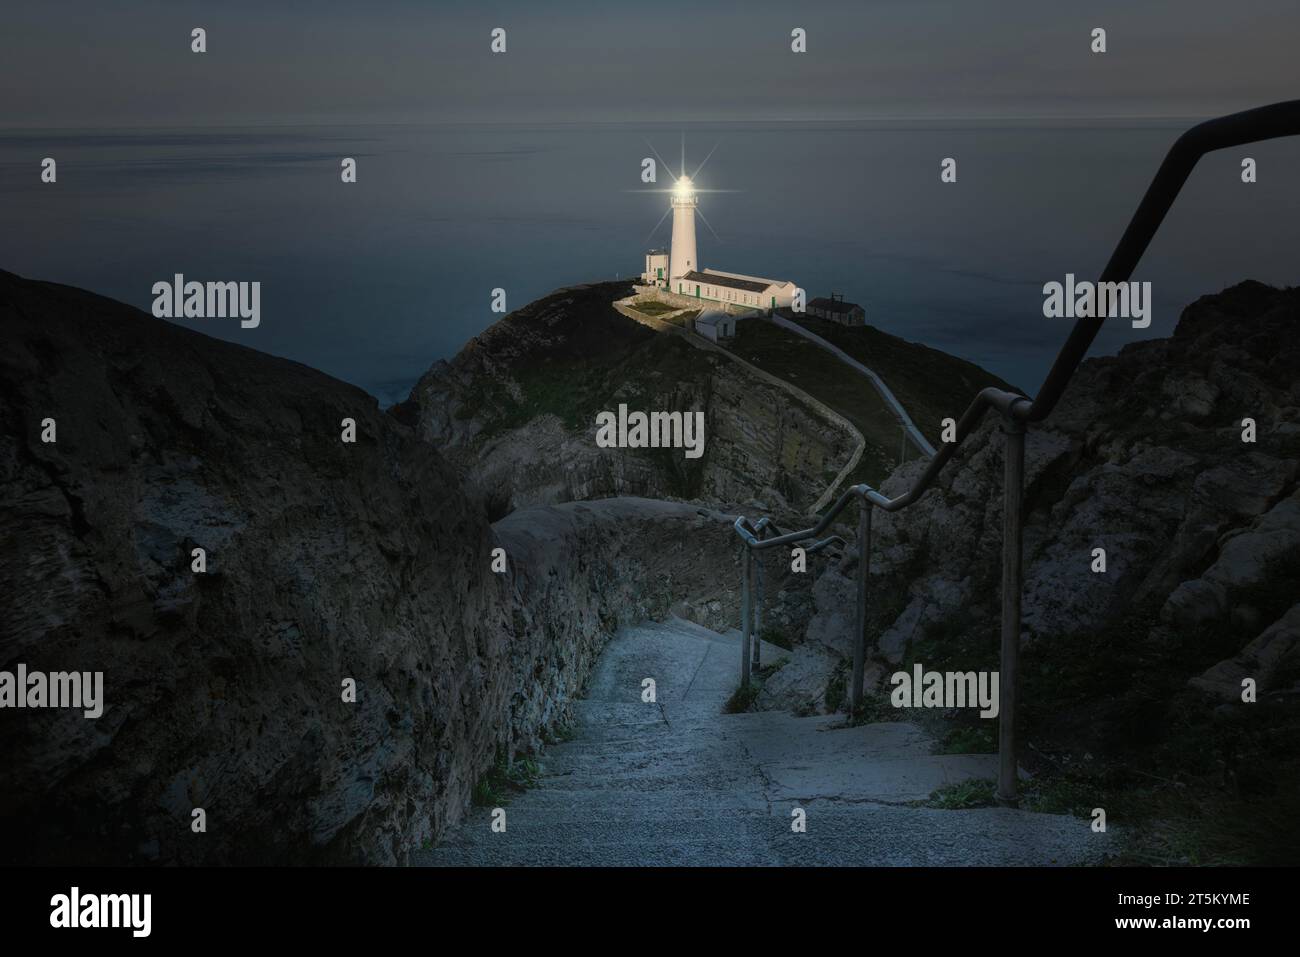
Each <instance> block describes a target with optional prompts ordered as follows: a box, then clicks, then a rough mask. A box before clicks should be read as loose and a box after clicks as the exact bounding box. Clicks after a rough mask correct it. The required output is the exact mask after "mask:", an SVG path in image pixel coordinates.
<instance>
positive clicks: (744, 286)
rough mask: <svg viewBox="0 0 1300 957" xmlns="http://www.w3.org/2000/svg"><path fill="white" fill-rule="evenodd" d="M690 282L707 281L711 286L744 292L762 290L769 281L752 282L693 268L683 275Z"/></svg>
mask: <svg viewBox="0 0 1300 957" xmlns="http://www.w3.org/2000/svg"><path fill="white" fill-rule="evenodd" d="M682 278H683V279H685V280H688V281H689V282H707V283H708V284H709V285H711V286H725V287H726V288H728V289H740V290H743V291H744V292H762V291H763V290H764V289H766V288H767V286H768V284H767V283H762V282H751V281H750V280H748V279H734V278H732V277H731V276H719V275H718V274H717V273H713V272H696V271H694V270H692V271H691V272H688V273H687V274H686V275H685V276H683V277H682Z"/></svg>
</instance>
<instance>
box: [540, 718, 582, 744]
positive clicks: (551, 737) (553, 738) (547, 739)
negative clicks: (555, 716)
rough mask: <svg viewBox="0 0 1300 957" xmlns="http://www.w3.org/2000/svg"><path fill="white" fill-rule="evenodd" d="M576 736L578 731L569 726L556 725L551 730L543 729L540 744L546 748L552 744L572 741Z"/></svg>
mask: <svg viewBox="0 0 1300 957" xmlns="http://www.w3.org/2000/svg"><path fill="white" fill-rule="evenodd" d="M577 736H578V729H577V728H575V727H574V726H573V725H571V724H557V725H556V726H555V727H553V728H543V729H542V733H541V739H542V744H545V745H547V746H548V747H549V746H550V745H553V744H564V743H565V742H566V741H572V740H573V739H574V738H575V737H577Z"/></svg>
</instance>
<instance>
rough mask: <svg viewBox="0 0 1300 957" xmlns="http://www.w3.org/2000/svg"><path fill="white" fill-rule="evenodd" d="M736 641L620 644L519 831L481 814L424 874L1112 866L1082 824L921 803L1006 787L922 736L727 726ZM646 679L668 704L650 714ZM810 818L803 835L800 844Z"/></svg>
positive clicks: (693, 632)
mask: <svg viewBox="0 0 1300 957" xmlns="http://www.w3.org/2000/svg"><path fill="white" fill-rule="evenodd" d="M738 643H739V637H738V633H735V632H733V633H731V634H729V635H720V634H717V633H715V632H712V631H709V630H707V629H705V628H702V627H700V626H699V625H695V624H693V623H690V622H686V621H682V620H680V619H671V620H670V621H668V622H665V623H662V624H659V623H653V622H651V623H646V624H643V625H639V626H636V627H634V628H626V629H623V630H622V631H620V632H619V633H618V634H617V635H616V636H615V637H614V638H613V639H612V640H611V641H610V643H609V645H608V646H607V648H606V650H605V651H604V653H603V654H602V656H601V660H600V661H599V663H598V664H597V666H596V670H595V673H594V674H593V675H592V679H591V683H590V687H589V694H588V697H587V698H585V699H583V700H581V701H578V702H576V703H575V710H576V716H577V721H576V732H577V733H576V736H575V738H574V739H573V740H572V741H570V742H568V743H565V744H561V745H556V746H554V747H552V748H548V749H547V751H546V753H545V754H543V755H542V756H541V764H542V766H543V774H542V777H541V779H540V781H539V784H538V786H537V787H536V788H534V789H532V790H529V791H526V792H524V793H522V794H519V795H518V796H516V797H515V798H514V799H513V800H511V801H510V802H509V803H508V804H506V805H505V809H506V830H505V832H504V833H494V832H493V831H492V829H491V811H490V810H489V809H487V808H472V809H471V810H470V811H469V812H468V813H467V815H466V817H465V819H464V820H463V821H462V822H461V823H460V824H459V825H458V826H456V827H454V828H453V829H452V830H451V831H450V833H448V834H447V836H446V838H445V839H444V841H443V842H442V844H440V845H439V846H438V847H437V848H435V849H433V850H428V851H420V852H417V853H415V854H413V855H412V863H413V864H417V865H427V866H458V865H606V866H653V865H683V864H686V865H923V864H934V865H975V864H978V865H1006V864H1024V865H1029V864H1037V865H1041V864H1080V863H1091V862H1095V861H1097V860H1098V859H1099V858H1100V857H1101V856H1102V855H1103V854H1104V853H1105V851H1106V849H1107V847H1108V842H1109V840H1110V839H1111V838H1110V836H1109V835H1106V834H1094V833H1092V831H1091V829H1090V827H1089V822H1088V821H1086V820H1081V819H1078V818H1072V817H1061V816H1056V815H1047V814H1035V813H1031V812H1028V811H1018V810H1010V809H1006V808H980V809H974V810H966V811H944V810H937V809H932V808H925V807H917V806H915V805H913V804H912V803H911V802H914V801H919V800H922V799H924V798H926V797H927V796H928V795H929V793H930V792H931V791H932V790H933V789H934V788H936V787H940V786H942V785H944V784H951V783H956V782H958V781H962V780H965V779H967V778H972V777H980V778H992V777H995V776H996V769H995V761H996V756H995V755H934V754H931V753H930V740H929V739H928V738H927V736H926V735H925V734H923V733H922V732H921V731H919V730H918V729H917V728H915V727H914V726H912V725H910V724H908V723H905V722H890V723H885V724H875V725H865V726H862V727H857V728H841V727H837V726H836V725H837V723H838V722H839V721H840V719H839V718H837V717H835V716H821V717H811V718H796V717H794V716H792V715H789V714H785V713H778V712H758V713H746V714H737V715H728V714H723V712H722V707H723V703H724V702H725V701H726V699H727V697H728V695H729V694H730V693H731V691H732V689H734V688H735V686H736V678H737V675H736V672H737V669H738V667H739V665H738V658H739V644H738ZM781 655H782V651H781V649H779V648H776V647H773V646H768V647H766V648H764V651H763V657H764V660H766V661H776V660H778V659H779V658H780V656H781ZM647 677H651V678H654V679H655V682H656V686H657V689H656V690H657V699H658V700H657V702H656V703H654V704H646V703H643V702H642V700H641V682H642V679H644V678H647ZM796 807H800V808H803V809H804V810H805V811H806V813H807V830H806V832H805V833H795V832H794V831H793V830H792V829H791V822H792V817H791V811H792V810H793V809H794V808H796Z"/></svg>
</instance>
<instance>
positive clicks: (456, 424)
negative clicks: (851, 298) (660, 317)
mask: <svg viewBox="0 0 1300 957" xmlns="http://www.w3.org/2000/svg"><path fill="white" fill-rule="evenodd" d="M631 291H632V290H631V286H630V285H629V284H627V283H595V284H592V285H588V286H579V287H574V288H571V289H563V290H560V291H558V292H556V293H553V294H552V295H550V296H547V297H546V298H544V299H540V300H538V301H537V302H534V303H531V304H529V305H528V306H525V307H524V308H523V309H520V310H518V311H516V312H514V313H511V314H510V315H508V316H506V317H505V318H504V319H502V320H501V321H500V322H498V323H496V324H495V325H493V326H492V327H491V328H489V329H488V330H487V331H486V332H484V333H483V334H482V335H480V336H478V337H477V338H476V339H474V340H472V341H471V342H470V343H469V344H468V345H467V346H466V347H465V348H464V349H463V350H462V351H461V352H460V353H459V354H458V355H457V356H456V357H455V358H453V359H452V360H450V361H441V362H438V363H437V364H435V365H434V366H433V368H432V369H430V370H429V372H428V373H427V374H426V375H425V376H424V377H423V378H422V379H421V380H420V381H419V383H418V384H417V385H416V386H415V388H414V389H413V390H412V392H411V397H410V399H409V401H408V402H407V403H404V404H403V405H402V406H401V407H399V408H398V409H397V410H396V411H397V414H398V415H399V416H403V417H405V418H406V419H407V420H408V421H411V422H412V423H413V424H414V425H415V427H416V429H417V430H418V432H419V434H420V435H421V436H423V437H424V438H425V439H426V440H428V441H429V442H431V443H433V444H434V445H436V446H438V447H440V448H443V449H444V450H445V451H446V454H447V456H448V458H449V459H451V460H452V461H453V462H454V463H456V464H457V466H458V467H459V468H461V469H462V471H463V472H464V474H465V475H466V477H467V480H468V481H469V482H470V483H471V484H472V485H473V487H475V488H477V489H480V490H482V491H483V492H484V494H485V495H486V496H487V497H488V498H489V501H490V503H491V504H492V507H493V509H494V514H505V513H507V512H509V511H511V510H513V509H516V508H522V507H527V506H529V505H534V504H553V503H557V502H567V501H574V500H580V499H594V498H602V497H606V496H611V495H638V496H648V497H653V498H671V499H680V500H703V501H709V502H723V503H725V502H739V501H750V500H753V499H755V498H758V499H761V500H762V501H763V502H764V503H765V504H768V505H770V506H771V507H774V508H786V507H789V508H792V509H795V510H802V509H806V508H808V507H809V506H811V505H812V504H813V502H815V501H816V499H817V497H818V496H819V495H820V494H821V493H822V492H823V491H824V490H825V488H826V487H827V485H828V484H829V483H830V482H831V481H832V480H833V479H834V478H835V476H836V474H837V473H838V472H839V471H840V469H842V468H843V467H844V465H845V463H847V462H848V461H849V459H850V457H851V455H852V453H853V450H854V448H855V444H856V440H857V437H856V436H854V435H853V434H852V432H851V431H850V430H849V429H847V428H845V427H843V426H842V425H840V424H838V423H836V422H833V421H830V420H828V419H827V417H826V416H824V415H822V414H821V413H819V412H818V411H817V410H816V409H815V408H813V407H812V406H810V405H808V404H806V403H803V402H800V401H796V400H793V399H792V397H791V395H790V394H789V393H788V392H786V391H784V390H782V389H780V388H777V387H775V386H773V385H771V384H770V383H767V382H764V381H762V380H760V379H757V378H755V377H754V376H752V375H749V374H747V373H746V372H745V371H744V370H743V369H742V368H740V367H738V366H737V365H736V364H734V363H732V362H730V361H729V360H727V359H726V358H725V357H724V356H722V355H719V354H717V353H713V352H707V351H703V350H700V349H697V348H694V347H693V346H691V345H690V344H689V343H687V342H686V341H685V340H683V339H682V338H681V337H680V336H675V335H672V334H669V333H665V332H662V331H655V330H653V329H651V328H649V327H647V326H645V325H642V324H640V323H637V322H635V321H633V320H632V319H629V318H628V317H627V316H624V315H622V314H620V313H619V312H618V311H616V310H615V309H614V307H613V305H612V303H613V302H614V301H615V300H617V299H620V298H622V297H624V296H626V295H628V294H630V293H631ZM620 403H626V404H627V406H628V408H629V409H631V410H642V411H647V412H649V411H682V412H687V411H691V412H693V411H696V410H699V411H702V412H703V413H704V418H705V434H706V436H707V444H706V447H705V451H704V455H703V456H702V457H701V458H698V459H686V458H685V457H684V456H683V455H682V452H681V450H677V449H672V450H662V449H602V448H598V447H597V446H596V443H595V434H596V426H595V416H596V413H597V412H600V411H603V410H610V411H613V410H617V408H618V406H619V404H620Z"/></svg>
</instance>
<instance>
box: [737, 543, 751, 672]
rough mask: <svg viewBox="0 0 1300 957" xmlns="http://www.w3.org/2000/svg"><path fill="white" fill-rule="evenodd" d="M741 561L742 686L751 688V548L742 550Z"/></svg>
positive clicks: (747, 547) (745, 547)
mask: <svg viewBox="0 0 1300 957" xmlns="http://www.w3.org/2000/svg"><path fill="white" fill-rule="evenodd" d="M742 551H743V554H742V555H741V559H740V686H741V687H742V688H748V687H749V630H750V626H751V625H752V623H753V617H752V616H751V614H750V611H749V590H750V575H751V566H752V564H753V561H754V558H753V553H752V552H751V551H750V549H749V546H748V545H746V546H744V547H743V549H742Z"/></svg>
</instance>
